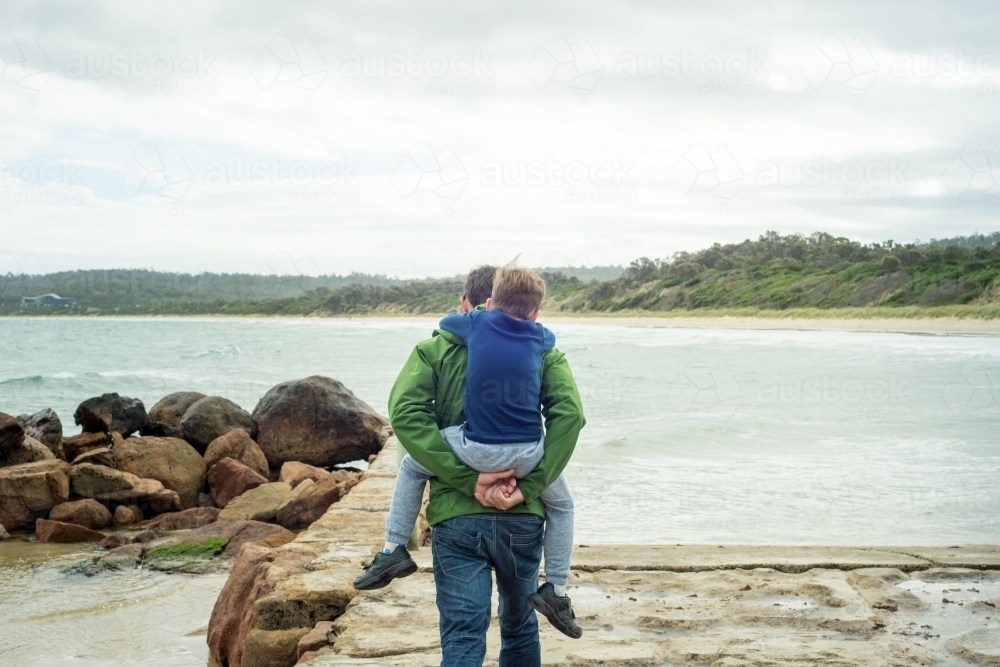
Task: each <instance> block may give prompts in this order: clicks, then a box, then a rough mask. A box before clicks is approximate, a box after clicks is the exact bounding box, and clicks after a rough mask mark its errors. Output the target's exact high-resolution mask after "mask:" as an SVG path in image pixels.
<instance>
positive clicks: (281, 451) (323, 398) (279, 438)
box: [253, 375, 388, 468]
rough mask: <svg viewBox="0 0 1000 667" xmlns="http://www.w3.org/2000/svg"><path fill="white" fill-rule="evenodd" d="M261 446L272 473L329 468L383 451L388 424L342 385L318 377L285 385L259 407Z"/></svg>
mask: <svg viewBox="0 0 1000 667" xmlns="http://www.w3.org/2000/svg"><path fill="white" fill-rule="evenodd" d="M253 417H254V419H255V420H256V421H257V425H258V429H259V433H258V436H257V444H258V445H260V448H261V450H262V451H263V452H264V456H266V457H267V462H268V464H269V465H270V466H271V467H272V468H280V467H281V466H282V464H284V463H285V462H286V461H301V462H303V463H308V464H310V465H314V466H329V465H333V464H336V463H346V462H348V461H357V460H365V459H367V458H368V457H369V456H370V455H372V454H376V453H378V452H379V450H381V449H382V445H383V444H384V443H385V440H386V438H387V437H388V430H387V427H388V423H387V422H386V421H385V419H383V418H382V417H381V416H379V414H378V413H376V412H375V411H374V410H373V409H372V408H371V407H370V406H369V405H368V404H367V403H365V402H364V401H362V400H361V399H359V398H358V397H357V396H355V395H354V394H353V393H352V392H351V391H350V390H349V389H348V388H347V387H345V386H344V385H343V384H341V383H340V382H338V381H337V380H334V379H331V378H328V377H322V376H319V375H313V376H311V377H308V378H305V379H303V380H293V381H290V382H282V383H281V384H279V385H277V386H275V387H273V388H272V389H270V390H269V391H268V392H267V393H266V394H264V396H263V397H262V398H261V399H260V401H259V402H258V403H257V407H256V408H254V411H253Z"/></svg>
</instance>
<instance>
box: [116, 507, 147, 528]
mask: <svg viewBox="0 0 1000 667" xmlns="http://www.w3.org/2000/svg"><path fill="white" fill-rule="evenodd" d="M138 509H139V508H138V507H136V508H134V509H133V508H132V507H129V506H125V505H119V506H118V507H116V508H115V513H114V516H112V517H111V523H112V524H113V525H115V526H130V525H132V524H133V523H139V522H140V521H142V514H141V513H140V514H136V510H138ZM140 512H141V510H140Z"/></svg>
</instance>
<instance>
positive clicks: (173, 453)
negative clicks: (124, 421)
mask: <svg viewBox="0 0 1000 667" xmlns="http://www.w3.org/2000/svg"><path fill="white" fill-rule="evenodd" d="M113 451H114V455H115V468H117V469H118V470H123V471H125V472H130V473H132V474H133V475H136V476H137V477H143V478H146V479H155V480H157V481H158V482H160V483H161V484H163V486H164V487H165V488H167V489H170V490H171V491H176V492H177V495H178V496H179V497H180V499H181V508H182V509H187V508H190V507H196V506H197V505H198V492H199V491H200V490H201V488H202V486H203V484H204V482H205V473H206V472H208V466H206V465H205V460H204V459H203V458H201V455H200V454H199V453H198V452H197V451H196V450H195V448H194V447H192V446H191V445H189V444H188V443H187V442H185V441H184V440H180V439H179V438H145V437H141V438H129V439H127V440H125V441H123V442H121V443H120V444H116V445H115V448H114V450H113Z"/></svg>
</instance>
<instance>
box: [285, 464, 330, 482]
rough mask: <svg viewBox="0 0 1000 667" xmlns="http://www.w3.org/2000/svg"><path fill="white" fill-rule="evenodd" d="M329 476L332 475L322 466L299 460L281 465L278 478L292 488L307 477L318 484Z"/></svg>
mask: <svg viewBox="0 0 1000 667" xmlns="http://www.w3.org/2000/svg"><path fill="white" fill-rule="evenodd" d="M331 477H332V475H331V474H330V473H329V472H327V471H326V470H323V469H322V468H317V467H315V466H311V465H309V464H308V463H300V462H299V461H287V462H285V463H283V464H282V465H281V476H280V477H279V479H280V480H281V481H282V482H285V483H286V484H288V486H290V487H292V488H293V489H294V488H295V487H296V486H298V485H299V484H300V483H301V482H304V481H305V480H307V479H311V480H312V481H314V482H316V483H317V484H319V483H320V482H325V481H326V480H328V479H330V478H331Z"/></svg>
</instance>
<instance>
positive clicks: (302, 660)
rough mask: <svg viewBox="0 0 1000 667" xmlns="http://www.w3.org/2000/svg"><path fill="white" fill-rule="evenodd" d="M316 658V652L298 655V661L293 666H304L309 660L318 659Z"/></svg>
mask: <svg viewBox="0 0 1000 667" xmlns="http://www.w3.org/2000/svg"><path fill="white" fill-rule="evenodd" d="M303 639H305V637H303ZM299 641H302V640H301V639H300V640H299ZM318 657H319V653H318V652H317V651H306V652H305V653H302V654H300V655H299V661H298V662H297V663H295V664H296V665H304V664H306V663H307V662H309V661H310V660H312V659H313V658H318Z"/></svg>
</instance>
